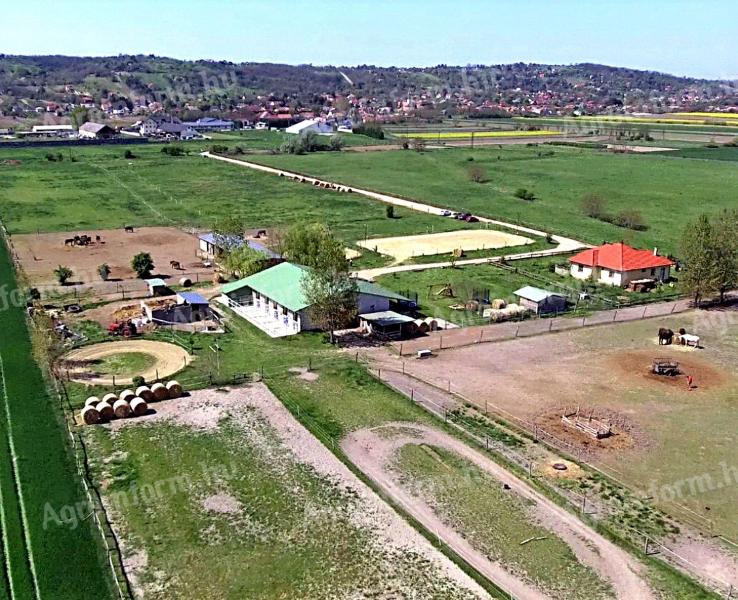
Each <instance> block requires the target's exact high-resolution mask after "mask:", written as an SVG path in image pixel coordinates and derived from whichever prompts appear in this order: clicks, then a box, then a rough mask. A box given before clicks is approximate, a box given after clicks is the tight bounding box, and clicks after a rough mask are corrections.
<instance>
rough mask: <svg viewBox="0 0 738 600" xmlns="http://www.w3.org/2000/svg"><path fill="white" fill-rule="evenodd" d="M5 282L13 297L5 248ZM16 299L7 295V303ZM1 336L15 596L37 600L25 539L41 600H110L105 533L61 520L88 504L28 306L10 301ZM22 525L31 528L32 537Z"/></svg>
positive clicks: (2, 451)
mask: <svg viewBox="0 0 738 600" xmlns="http://www.w3.org/2000/svg"><path fill="white" fill-rule="evenodd" d="M0 281H2V282H3V284H5V286H6V287H5V291H6V292H13V291H15V290H16V287H17V284H16V279H15V273H14V271H13V266H12V264H11V262H10V257H9V255H8V252H7V249H6V247H5V246H4V245H2V244H0ZM16 296H17V294H6V296H5V297H6V299H7V298H8V297H10V298H13V297H16ZM0 331H2V332H3V335H2V336H0V354H1V355H2V360H3V367H4V376H5V377H4V388H5V393H4V394H2V395H0V398H2V400H0V401H3V402H4V403H5V406H4V407H3V408H4V413H3V415H2V416H3V420H4V421H5V425H4V428H3V438H2V439H0V446H2V447H0V469H2V475H3V477H2V491H3V498H4V500H7V501H8V502H10V504H5V513H6V517H7V521H8V522H7V525H6V527H5V528H4V530H5V531H6V533H7V535H8V540H9V548H10V549H11V552H12V553H11V554H10V555H9V561H10V565H11V568H12V569H11V572H12V574H13V583H14V585H15V586H16V587H17V594H16V595H15V596H14V597H15V598H23V599H24V600H25V599H28V598H33V597H34V590H33V576H32V572H31V571H30V569H26V571H27V575H26V576H22V571H21V572H18V570H17V565H18V560H19V557H18V556H17V554H18V552H19V550H18V548H22V549H23V555H24V556H25V555H26V552H25V549H24V544H23V539H24V535H25V536H26V539H27V540H28V544H27V545H28V548H29V549H31V553H32V555H33V562H34V566H35V569H36V572H37V573H38V578H37V582H38V595H37V597H39V598H44V599H45V598H54V600H67V599H68V600H79V599H80V598H89V597H90V591H91V590H95V591H94V597H95V598H100V599H104V598H110V597H112V582H111V578H110V573H109V568H108V567H107V566H106V563H105V562H104V560H105V558H104V554H103V552H102V544H101V539H100V535H99V532H98V531H97V530H96V529H95V528H94V524H93V522H92V519H82V517H84V516H86V515H85V514H82V515H81V517H80V519H82V520H80V521H79V522H75V523H74V524H73V525H74V526H71V525H70V523H69V521H68V520H67V522H64V521H63V520H61V519H59V518H58V515H59V514H60V511H65V512H63V513H61V514H69V512H70V511H76V512H78V513H82V512H84V508H85V507H86V506H87V504H88V503H87V502H86V498H85V495H84V493H83V491H82V489H81V486H80V482H79V476H78V473H77V472H76V470H75V467H74V462H73V459H72V456H71V453H70V452H69V449H68V447H67V438H66V437H65V434H64V430H63V423H62V420H61V415H60V414H59V410H58V407H56V406H55V405H54V403H53V401H52V399H51V397H50V395H49V394H48V390H47V387H46V384H45V381H44V378H43V376H42V373H41V371H40V369H39V368H38V366H37V365H36V364H35V362H34V359H33V353H32V347H31V340H30V335H29V331H28V329H27V328H26V320H25V311H24V306H22V305H18V303H13V302H10V303H7V302H6V305H5V307H4V310H0ZM10 423H12V426H9V424H10ZM11 448H12V450H13V453H12V454H11ZM13 455H14V456H15V457H16V460H14V461H13V460H12V458H13ZM14 472H15V475H16V480H17V484H16V485H17V489H16V490H14V489H13V488H12V487H8V485H7V483H6V482H12V481H13V478H12V475H13V473H14ZM8 475H11V477H10V478H8ZM19 491H22V500H23V502H22V505H23V506H21V505H20V503H18V500H19V497H20V495H19V493H18V492H19ZM13 500H15V502H16V506H14V503H13ZM21 509H22V511H21ZM87 512H89V511H87ZM53 515H57V518H54V516H53ZM23 525H25V526H26V532H25V534H24V532H23ZM14 565H15V566H14ZM16 573H17V575H16ZM21 585H23V589H22V590H21V588H20V586H21Z"/></svg>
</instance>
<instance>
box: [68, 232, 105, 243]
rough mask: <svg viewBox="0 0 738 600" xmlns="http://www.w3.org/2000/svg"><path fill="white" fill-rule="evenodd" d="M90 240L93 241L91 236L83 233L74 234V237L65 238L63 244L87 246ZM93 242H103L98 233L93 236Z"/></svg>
mask: <svg viewBox="0 0 738 600" xmlns="http://www.w3.org/2000/svg"><path fill="white" fill-rule="evenodd" d="M92 242H93V239H92V236H90V235H86V234H83V235H75V236H74V237H71V238H67V239H65V240H64V245H65V246H89V245H90V244H92ZM94 242H95V243H96V244H104V243H105V242H103V239H102V238H101V237H100V236H99V235H96V236H95V239H94Z"/></svg>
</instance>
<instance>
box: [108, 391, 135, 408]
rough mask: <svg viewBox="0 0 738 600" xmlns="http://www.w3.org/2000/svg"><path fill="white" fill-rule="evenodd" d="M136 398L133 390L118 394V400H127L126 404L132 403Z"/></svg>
mask: <svg viewBox="0 0 738 600" xmlns="http://www.w3.org/2000/svg"><path fill="white" fill-rule="evenodd" d="M135 397H136V394H134V393H133V390H123V391H122V392H121V393H120V394H118V398H119V399H121V400H125V401H126V402H130V401H131V400H132V399H133V398H135ZM113 406H115V404H113Z"/></svg>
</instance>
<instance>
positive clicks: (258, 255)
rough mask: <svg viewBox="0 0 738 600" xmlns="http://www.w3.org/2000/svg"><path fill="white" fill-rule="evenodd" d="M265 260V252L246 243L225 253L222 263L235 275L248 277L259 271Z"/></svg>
mask: <svg viewBox="0 0 738 600" xmlns="http://www.w3.org/2000/svg"><path fill="white" fill-rule="evenodd" d="M266 260H267V255H266V254H264V253H263V252H259V251H258V250H254V249H253V248H252V247H251V246H249V245H248V244H243V245H242V246H240V247H238V248H234V249H233V250H231V251H230V252H228V254H226V256H225V258H224V260H223V265H224V266H225V267H226V268H227V269H228V270H229V271H230V272H231V273H234V274H235V275H236V276H237V277H248V276H249V275H253V274H254V273H258V272H259V271H261V270H262V269H263V268H264V265H265V264H266Z"/></svg>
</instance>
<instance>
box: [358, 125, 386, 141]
mask: <svg viewBox="0 0 738 600" xmlns="http://www.w3.org/2000/svg"><path fill="white" fill-rule="evenodd" d="M353 132H354V133H358V134H359V135H365V136H367V137H371V138H375V139H377V140H383V139H384V130H383V129H382V126H381V125H380V124H379V123H377V122H375V121H365V122H364V123H362V124H361V125H359V126H358V127H354V128H353Z"/></svg>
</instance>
